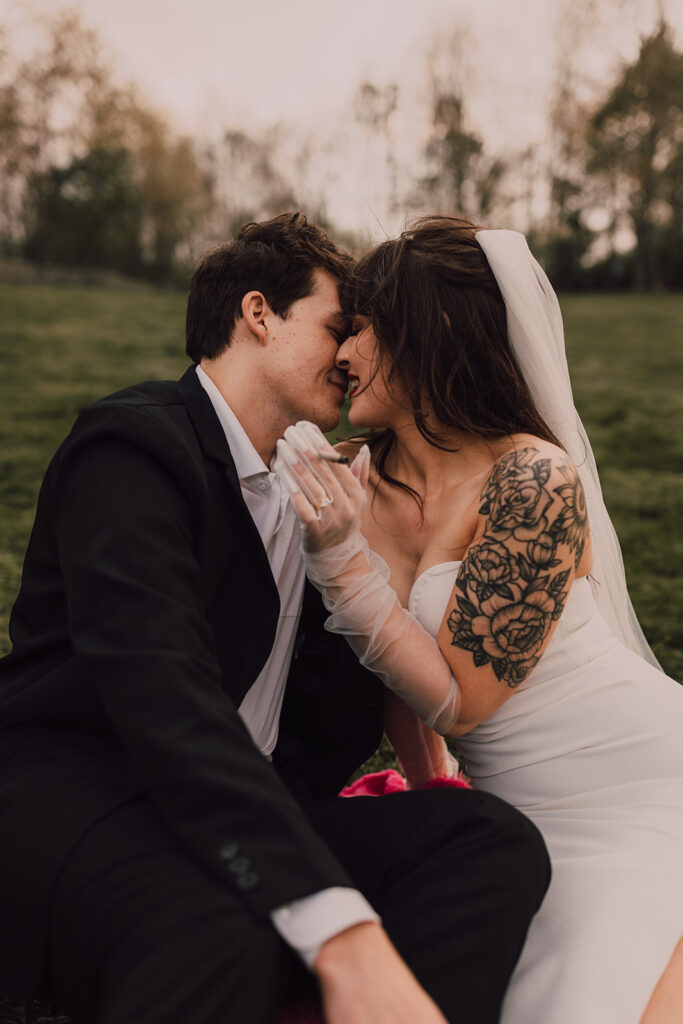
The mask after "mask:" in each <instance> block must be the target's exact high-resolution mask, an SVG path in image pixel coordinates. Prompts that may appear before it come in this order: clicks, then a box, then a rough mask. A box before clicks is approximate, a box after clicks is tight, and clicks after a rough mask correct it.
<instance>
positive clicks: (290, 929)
mask: <svg viewBox="0 0 683 1024" xmlns="http://www.w3.org/2000/svg"><path fill="white" fill-rule="evenodd" d="M270 919H271V921H272V922H273V925H274V926H275V928H276V929H277V931H278V932H279V933H280V935H281V936H282V938H283V939H284V940H285V942H286V943H288V944H289V945H290V946H291V947H292V948H293V949H294V950H296V952H297V953H298V954H299V956H300V957H301V959H302V960H303V961H304V963H305V964H306V966H307V967H310V968H312V967H313V964H314V962H315V958H316V957H317V955H318V953H319V952H320V948H321V946H322V945H323V943H325V942H327V940H328V939H331V938H332V937H333V936H334V935H338V934H339V933H340V932H343V931H345V929H346V928H351V927H352V926H353V925H354V924H362V923H363V922H365V921H375V922H379V920H380V918H379V915H378V914H376V913H375V911H374V910H373V909H372V907H371V906H370V904H369V903H368V901H367V900H366V898H365V896H363V895H362V894H361V893H360V892H358V890H357V889H346V888H343V887H342V886H334V887H333V888H330V889H323V890H322V891H321V892H316V893H313V895H312V896H304V898H303V899H300V900H294V901H293V902H292V903H287V904H285V906H283V907H278V908H277V910H273V911H271V914H270Z"/></svg>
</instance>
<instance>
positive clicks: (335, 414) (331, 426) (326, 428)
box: [299, 409, 341, 434]
mask: <svg viewBox="0 0 683 1024" xmlns="http://www.w3.org/2000/svg"><path fill="white" fill-rule="evenodd" d="M299 419H302V420H310V422H311V423H315V425H316V427H320V429H321V430H322V432H323V434H329V432H330V431H331V430H336V429H337V427H338V426H339V423H340V422H341V409H337V410H335V411H332V410H329V411H326V412H321V411H320V410H319V409H316V411H315V412H309V413H308V415H306V416H300V417H299Z"/></svg>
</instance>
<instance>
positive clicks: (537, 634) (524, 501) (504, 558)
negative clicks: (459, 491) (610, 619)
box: [448, 447, 588, 687]
mask: <svg viewBox="0 0 683 1024" xmlns="http://www.w3.org/2000/svg"><path fill="white" fill-rule="evenodd" d="M551 469H552V466H551V460H550V459H548V458H541V457H539V453H538V451H537V449H535V448H533V447H527V448H524V449H523V450H521V451H515V452H511V453H510V454H509V455H506V456H505V457H504V458H502V459H501V460H500V461H499V462H498V464H497V465H496V467H495V469H494V471H493V473H492V474H491V476H490V477H489V479H488V481H487V483H486V486H485V488H484V491H483V493H482V504H481V506H480V510H479V511H480V512H481V513H482V514H483V515H486V529H485V533H484V536H483V538H482V540H481V541H480V543H478V544H475V545H473V546H472V547H471V548H470V550H469V551H468V554H467V558H466V559H465V561H464V563H463V565H462V567H461V570H460V572H459V574H458V578H457V581H456V588H457V591H458V605H457V608H455V609H454V610H453V611H452V612H451V614H450V616H449V618H448V628H449V630H450V632H451V634H452V637H453V639H452V641H451V643H452V645H453V646H457V647H461V648H463V649H464V650H468V651H470V652H471V653H472V656H473V659H474V664H475V665H476V666H477V667H479V666H481V665H488V664H490V665H491V667H492V668H493V671H494V672H495V674H496V676H497V677H498V679H500V680H503V681H505V682H506V683H507V684H508V686H511V687H515V686H518V685H519V684H520V683H521V682H522V681H523V680H524V679H525V678H526V677H527V675H528V674H529V672H530V671H531V669H532V668H533V667H534V666H535V665H536V663H537V662H538V659H539V657H540V653H539V652H540V650H541V647H542V646H543V643H544V641H545V639H546V637H547V635H548V633H549V631H550V628H551V626H552V623H553V622H554V621H555V620H557V619H558V618H559V617H560V615H561V614H562V609H563V607H564V603H565V601H566V598H567V593H568V580H569V575H570V573H569V571H568V570H566V571H561V572H557V571H555V572H554V571H553V570H557V567H558V566H559V565H561V559H559V558H557V557H556V554H557V548H558V545H559V544H560V543H564V544H566V545H567V546H568V547H569V548H570V550H571V551H573V552H574V553H575V560H576V565H577V566H578V562H579V560H580V557H581V553H582V551H583V548H584V544H585V540H586V536H587V532H588V519H587V515H586V507H585V499H584V497H583V490H582V488H581V483H580V481H579V478H578V474H577V473H576V470H575V469H574V468H573V467H572V466H569V465H566V464H563V465H561V466H560V471H561V473H562V476H563V477H564V478H565V480H566V481H567V482H566V483H564V484H561V485H560V486H559V487H556V488H554V489H553V491H549V490H548V488H547V486H546V485H547V483H548V480H549V479H550V474H551ZM554 494H557V495H559V496H560V498H561V499H562V503H563V508H562V511H561V512H560V514H559V515H557V516H556V517H555V518H554V520H553V522H552V523H549V521H548V513H549V509H550V507H551V505H552V504H553V502H555V501H556V498H554ZM506 540H508V541H509V540H514V541H516V542H517V543H516V544H511V545H510V546H509V547H508V546H506V545H505V544H504V543H502V542H503V541H506Z"/></svg>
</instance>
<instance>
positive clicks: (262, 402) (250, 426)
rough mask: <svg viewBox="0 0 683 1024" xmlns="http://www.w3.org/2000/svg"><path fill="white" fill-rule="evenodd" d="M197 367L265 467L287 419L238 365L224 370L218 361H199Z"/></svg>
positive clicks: (253, 375) (254, 378)
mask: <svg viewBox="0 0 683 1024" xmlns="http://www.w3.org/2000/svg"><path fill="white" fill-rule="evenodd" d="M201 368H202V370H203V371H204V373H205V374H206V375H207V377H209V378H210V379H211V380H212V381H213V383H214V384H215V385H216V387H217V388H218V390H219V391H220V393H221V395H222V396H223V398H224V399H225V401H226V402H227V403H228V405H229V406H230V408H231V410H232V412H233V413H234V414H235V416H236V417H237V419H238V420H239V422H240V424H241V426H242V429H243V430H244V432H245V434H246V435H247V437H248V438H249V440H250V441H251V443H252V444H253V446H254V448H255V449H256V451H257V452H258V454H259V455H260V456H261V458H262V459H263V462H264V464H265V465H266V466H269V465H270V460H271V458H272V456H273V454H274V452H275V445H276V442H277V440H278V438H280V437H282V435H283V434H284V432H285V429H286V428H287V427H288V426H289V420H288V419H287V418H286V417H285V416H284V414H283V412H282V410H281V409H280V408H279V407H278V406H277V403H276V402H274V401H273V400H272V399H271V398H270V397H269V396H268V394H264V391H263V387H262V382H261V381H260V379H259V375H258V374H257V373H253V372H250V373H246V372H243V371H242V368H241V367H240V366H235V365H231V366H230V367H229V368H228V366H227V364H226V362H225V361H222V360H220V359H213V360H202V362H201ZM228 369H229V372H228Z"/></svg>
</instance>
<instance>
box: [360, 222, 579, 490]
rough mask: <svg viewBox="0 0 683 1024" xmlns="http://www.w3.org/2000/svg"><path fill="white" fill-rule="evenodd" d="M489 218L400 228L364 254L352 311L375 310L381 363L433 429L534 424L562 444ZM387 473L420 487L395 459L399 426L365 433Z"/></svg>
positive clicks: (507, 428) (424, 428)
mask: <svg viewBox="0 0 683 1024" xmlns="http://www.w3.org/2000/svg"><path fill="white" fill-rule="evenodd" d="M478 230H479V228H478V227H477V226H476V225H475V224H472V223H471V222H470V221H467V220H462V219H459V218H456V217H424V218H421V219H420V220H417V221H416V222H415V223H413V224H412V225H411V226H410V227H409V228H408V229H407V230H406V231H404V232H403V234H401V235H400V237H399V238H397V239H394V240H390V241H387V242H383V243H382V244H381V245H379V246H377V248H375V249H373V250H371V251H370V252H369V253H367V255H365V256H363V257H362V258H361V259H360V260H359V262H358V263H357V264H356V266H355V268H354V270H353V271H352V273H351V277H350V280H349V281H348V283H347V284H345V285H344V287H343V289H342V305H343V306H344V310H345V312H346V313H347V314H348V315H349V316H352V315H354V314H360V315H362V316H367V317H369V319H370V321H371V322H372V327H373V331H374V334H375V338H376V339H377V363H376V367H375V370H374V372H375V373H377V372H382V373H383V375H384V378H385V380H386V383H387V387H388V388H391V384H392V381H394V382H398V383H400V386H401V389H402V391H403V392H404V393H405V394H406V395H407V396H408V400H409V402H410V406H411V410H412V413H413V416H414V417H415V423H416V425H417V428H418V430H419V431H420V433H421V434H422V435H423V437H424V438H425V439H426V440H427V441H428V442H429V443H430V444H432V445H434V446H435V447H437V448H441V449H443V450H445V451H450V450H452V449H450V448H448V446H447V441H448V438H447V437H446V436H445V435H444V432H443V431H441V432H440V431H439V428H438V427H435V426H434V425H430V423H428V421H427V419H428V415H429V414H428V413H427V412H426V411H425V406H426V408H427V409H428V410H429V413H431V414H432V415H433V417H434V419H435V420H436V421H437V424H439V425H441V426H442V427H445V428H447V429H449V428H450V429H452V430H456V431H458V432H459V433H463V434H469V435H471V436H473V437H477V438H482V439H488V440H495V439H499V438H502V437H506V436H508V435H510V434H517V433H526V434H533V435H534V436H535V437H539V438H542V439H544V440H546V441H551V442H552V443H553V444H558V445H559V444H560V442H559V441H558V439H557V438H556V437H555V435H554V434H553V432H552V431H551V429H550V427H549V426H548V425H547V423H545V421H544V420H543V418H542V416H541V414H540V413H539V411H538V409H537V408H536V405H535V403H534V400H533V398H532V396H531V393H530V391H529V388H528V387H527V384H526V381H525V380H524V377H523V375H522V372H521V370H520V368H519V366H518V365H517V361H516V359H515V356H514V353H513V351H512V348H511V346H510V342H509V339H508V332H507V321H506V313H505V303H504V302H503V298H502V296H501V294H500V289H499V288H498V284H497V282H496V279H495V277H494V275H493V272H492V270H491V268H490V267H489V264H488V262H487V260H486V256H485V255H484V252H483V250H482V249H481V247H480V246H479V244H478V243H477V241H476V239H475V234H476V232H477V231H478ZM363 440H364V441H368V442H369V443H370V446H371V448H372V449H374V451H373V454H374V457H375V465H376V468H377V470H378V473H379V475H380V478H381V479H383V480H386V481H387V482H388V483H391V484H395V485H396V486H399V487H401V488H402V489H404V490H406V491H409V492H410V493H412V494H413V495H414V496H415V497H417V498H418V501H419V495H417V494H416V492H414V491H413V490H412V488H409V487H408V486H407V485H406V484H403V483H401V482H400V481H399V480H396V479H395V478H394V477H392V476H391V475H390V474H389V472H388V471H387V469H386V463H387V459H388V458H389V456H390V454H391V451H392V449H393V447H394V445H395V441H396V438H395V435H394V433H393V431H391V430H380V431H376V432H373V433H371V434H370V436H369V437H364V438H363Z"/></svg>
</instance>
